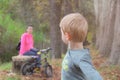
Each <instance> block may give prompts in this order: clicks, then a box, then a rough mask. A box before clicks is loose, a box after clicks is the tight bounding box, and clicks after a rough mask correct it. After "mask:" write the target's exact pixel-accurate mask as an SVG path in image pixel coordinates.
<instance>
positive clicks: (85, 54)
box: [61, 49, 103, 80]
mask: <svg viewBox="0 0 120 80" xmlns="http://www.w3.org/2000/svg"><path fill="white" fill-rule="evenodd" d="M61 74H62V75H61V80H103V79H102V77H101V76H100V74H99V73H98V72H97V71H96V70H95V68H94V66H93V65H92V61H91V57H90V54H89V50H88V49H83V50H68V51H67V54H66V55H65V57H64V59H63V62H62V73H61Z"/></svg>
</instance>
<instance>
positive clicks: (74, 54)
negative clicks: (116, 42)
mask: <svg viewBox="0 0 120 80" xmlns="http://www.w3.org/2000/svg"><path fill="white" fill-rule="evenodd" d="M69 54H70V56H71V58H72V60H73V61H74V62H75V63H76V62H77V63H78V62H79V61H82V60H85V61H90V60H91V56H90V52H89V49H84V50H77V51H75V50H74V51H71V53H69Z"/></svg>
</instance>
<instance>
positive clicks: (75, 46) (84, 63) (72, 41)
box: [60, 13, 102, 80]
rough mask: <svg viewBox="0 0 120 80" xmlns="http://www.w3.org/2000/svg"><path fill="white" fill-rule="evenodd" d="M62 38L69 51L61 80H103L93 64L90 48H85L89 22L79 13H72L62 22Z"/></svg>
mask: <svg viewBox="0 0 120 80" xmlns="http://www.w3.org/2000/svg"><path fill="white" fill-rule="evenodd" d="M60 28H61V33H62V40H63V42H64V43H66V44H67V45H68V51H67V53H66V55H65V57H64V59H63V62H62V72H61V80H102V77H101V76H100V74H99V73H98V72H97V71H96V70H95V68H94V67H93V65H92V62H91V57H90V54H89V50H88V49H84V48H83V42H84V40H85V37H86V35H87V30H88V24H87V21H86V19H85V18H84V17H83V16H82V15H81V14H79V13H71V14H69V15H67V16H65V17H64V18H63V19H62V20H61V22H60Z"/></svg>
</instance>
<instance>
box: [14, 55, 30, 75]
mask: <svg viewBox="0 0 120 80" xmlns="http://www.w3.org/2000/svg"><path fill="white" fill-rule="evenodd" d="M31 59H32V57H31V56H13V57H12V72H13V73H17V74H21V71H20V69H21V67H22V65H23V64H24V63H25V62H27V61H29V60H31Z"/></svg>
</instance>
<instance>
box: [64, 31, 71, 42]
mask: <svg viewBox="0 0 120 80" xmlns="http://www.w3.org/2000/svg"><path fill="white" fill-rule="evenodd" d="M65 38H66V40H68V41H70V40H71V37H70V34H69V33H67V32H65Z"/></svg>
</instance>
